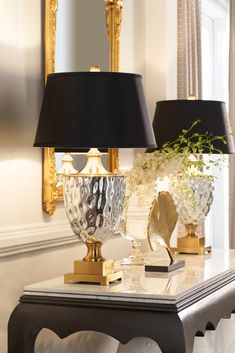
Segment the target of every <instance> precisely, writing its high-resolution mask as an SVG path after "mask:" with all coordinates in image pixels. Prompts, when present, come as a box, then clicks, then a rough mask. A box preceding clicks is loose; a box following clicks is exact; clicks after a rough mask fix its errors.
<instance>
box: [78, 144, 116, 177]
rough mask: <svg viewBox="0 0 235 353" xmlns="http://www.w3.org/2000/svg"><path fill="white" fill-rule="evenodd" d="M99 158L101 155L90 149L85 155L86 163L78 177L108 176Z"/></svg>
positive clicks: (95, 149) (97, 151) (94, 149)
mask: <svg viewBox="0 0 235 353" xmlns="http://www.w3.org/2000/svg"><path fill="white" fill-rule="evenodd" d="M101 156H102V153H100V151H99V150H98V149H97V148H91V149H90V150H89V152H88V153H87V163H86V165H85V167H84V168H83V169H82V170H81V171H80V172H79V175H90V176H95V175H110V172H108V171H107V170H106V169H105V168H104V167H103V165H102V161H101Z"/></svg>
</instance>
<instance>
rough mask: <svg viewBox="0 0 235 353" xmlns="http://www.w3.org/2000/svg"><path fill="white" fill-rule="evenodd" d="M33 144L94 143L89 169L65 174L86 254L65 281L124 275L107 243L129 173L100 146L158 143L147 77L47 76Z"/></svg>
mask: <svg viewBox="0 0 235 353" xmlns="http://www.w3.org/2000/svg"><path fill="white" fill-rule="evenodd" d="M34 146H40V147H55V148H56V147H58V148H60V149H63V148H65V149H66V150H68V149H69V148H71V149H73V148H78V147H80V148H91V149H90V151H89V152H88V162H87V165H86V166H85V168H84V169H83V170H82V171H80V172H79V173H77V174H76V175H74V174H72V175H65V176H64V188H63V189H64V203H65V209H66V213H67V216H68V219H69V221H70V225H71V228H72V230H73V232H74V233H75V234H76V235H77V236H78V237H79V238H80V239H81V240H82V241H83V242H84V243H85V244H86V246H87V255H86V256H85V257H84V259H83V260H79V261H75V262H74V272H73V273H71V274H66V275H65V277H64V280H65V283H76V282H95V283H100V284H101V285H108V284H109V283H110V282H112V281H115V280H117V279H121V278H122V272H121V271H120V272H115V271H114V263H113V260H105V259H104V258H103V256H102V254H101V246H102V244H103V243H104V242H105V241H107V240H108V239H109V238H111V237H112V236H113V234H114V232H115V227H116V225H117V223H118V221H119V218H120V216H121V213H122V209H123V203H124V195H125V178H124V177H123V176H121V175H118V174H111V173H110V172H108V171H107V170H105V169H104V167H103V166H102V164H101V160H100V155H101V153H100V152H99V150H98V149H97V148H138V147H147V148H155V147H156V143H155V138H154V133H153V129H152V126H151V122H150V117H149V113H148V109H147V104H146V100H145V96H144V90H143V83H142V77H141V76H140V75H136V74H129V73H110V72H70V73H56V74H50V75H48V78H47V83H46V87H45V94H44V98H43V103H42V108H41V114H40V118H39V123H38V128H37V133H36V138H35V143H34Z"/></svg>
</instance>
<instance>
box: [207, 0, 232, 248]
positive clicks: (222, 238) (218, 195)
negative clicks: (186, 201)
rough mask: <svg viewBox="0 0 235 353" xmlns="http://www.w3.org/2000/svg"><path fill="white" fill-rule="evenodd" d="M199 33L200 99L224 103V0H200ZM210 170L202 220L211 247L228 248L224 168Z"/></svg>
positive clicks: (226, 39)
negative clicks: (211, 185)
mask: <svg viewBox="0 0 235 353" xmlns="http://www.w3.org/2000/svg"><path fill="white" fill-rule="evenodd" d="M201 34H202V92H203V99H207V100H219V101H225V102H226V103H227V105H228V59H229V3H228V0H202V33H201ZM212 118H213V117H212ZM213 158H218V157H216V156H215V157H213ZM211 172H212V173H213V174H214V175H215V176H216V186H215V187H216V192H215V194H214V202H213V204H212V207H211V211H210V213H209V215H208V217H207V220H206V234H207V235H208V236H209V237H210V239H209V240H210V243H211V244H212V245H213V246H214V247H215V248H228V247H229V215H228V206H229V175H228V168H223V169H222V170H221V171H218V169H215V168H214V170H212V171H211Z"/></svg>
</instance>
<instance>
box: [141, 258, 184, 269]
mask: <svg viewBox="0 0 235 353" xmlns="http://www.w3.org/2000/svg"><path fill="white" fill-rule="evenodd" d="M184 266H185V261H184V260H175V261H174V262H173V263H172V264H168V265H165V264H163V263H161V262H159V264H156V265H145V271H146V272H172V271H175V270H178V269H179V268H181V267H184Z"/></svg>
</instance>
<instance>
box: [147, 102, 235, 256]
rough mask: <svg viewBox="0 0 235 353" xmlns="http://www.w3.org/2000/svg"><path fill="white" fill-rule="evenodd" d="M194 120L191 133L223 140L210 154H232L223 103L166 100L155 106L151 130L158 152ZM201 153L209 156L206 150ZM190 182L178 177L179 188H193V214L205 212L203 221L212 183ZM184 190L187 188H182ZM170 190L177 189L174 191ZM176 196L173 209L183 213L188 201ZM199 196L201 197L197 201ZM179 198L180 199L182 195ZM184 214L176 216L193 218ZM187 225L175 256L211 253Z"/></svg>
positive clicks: (208, 247) (231, 141) (202, 180)
mask: <svg viewBox="0 0 235 353" xmlns="http://www.w3.org/2000/svg"><path fill="white" fill-rule="evenodd" d="M197 119H199V120H200V122H199V123H198V124H197V125H196V126H195V127H194V128H193V130H192V133H198V134H205V133H207V132H208V133H211V134H212V135H214V136H223V137H224V141H225V142H226V143H224V142H223V141H222V140H220V139H215V140H214V141H213V142H212V144H213V147H214V148H215V149H214V150H213V153H219V152H218V151H221V152H222V153H224V154H230V153H234V151H235V150H234V142H233V137H232V135H231V129H230V123H229V119H228V116H227V111H226V106H225V103H223V102H218V101H209V100H191V99H188V100H165V101H160V102H157V105H156V111H155V116H154V121H153V129H154V134H155V138H156V143H157V146H158V148H161V147H162V146H163V145H164V143H166V142H172V141H174V140H176V139H177V138H178V136H179V135H180V134H181V133H182V130H187V129H189V128H190V127H191V126H192V124H193V123H194V122H195V121H196V120H197ZM153 150H154V149H152V151H153ZM148 151H149V150H148ZM202 153H208V150H207V149H206V147H205V149H204V150H203V151H202ZM203 178H204V179H203ZM192 179H193V177H190V176H189V177H188V180H184V181H183V180H182V176H181V179H180V183H181V184H182V185H183V182H184V184H186V182H189V183H190V187H192V190H193V193H194V194H195V197H197V200H198V201H199V203H200V205H202V206H200V205H199V204H198V205H197V206H198V207H196V208H195V210H194V212H193V213H196V211H198V214H199V213H200V212H199V207H202V208H203V210H204V211H205V212H204V215H202V214H201V215H200V216H201V218H203V217H202V216H204V217H205V216H206V214H207V213H208V212H209V208H210V204H211V203H212V198H213V196H212V191H213V185H212V183H211V182H209V179H208V178H206V177H205V176H203V175H200V176H199V175H198V176H197V178H196V179H197V180H196V179H195V178H194V180H192ZM175 183H176V181H175V180H174V184H175ZM206 184H207V186H206ZM182 185H181V186H182ZM173 186H175V185H173ZM182 187H183V186H182ZM184 187H186V186H185V185H184ZM205 188H206V190H205ZM173 189H177V188H175V187H173ZM203 190H204V191H203ZM175 194H176V196H177V197H176V198H177V200H176V201H177V202H176V205H178V207H177V210H178V212H180V210H183V209H184V211H185V208H186V206H185V205H186V201H187V200H184V199H181V200H180V199H179V196H180V195H179V193H177V192H176V193H175ZM199 194H200V195H201V197H199ZM203 195H204V196H203ZM206 195H207V197H206ZM181 196H182V198H183V195H181ZM191 201H192V200H191ZM191 203H192V202H191ZM194 206H195V205H194ZM187 211H188V210H187ZM183 213H184V215H183V214H182V215H180V214H179V216H182V217H179V218H181V219H183V218H184V219H186V218H187V219H191V218H192V219H193V215H192V217H189V215H188V212H183ZM201 213H202V212H201ZM185 214H187V217H183V216H185ZM188 223H189V224H186V223H185V227H186V230H187V234H186V236H184V237H180V238H178V240H177V247H176V248H172V250H173V251H174V252H181V253H196V254H204V253H208V252H210V251H211V247H210V246H205V237H198V236H197V234H196V232H195V230H196V227H197V225H196V221H195V222H194V223H195V224H192V223H191V222H188Z"/></svg>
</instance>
